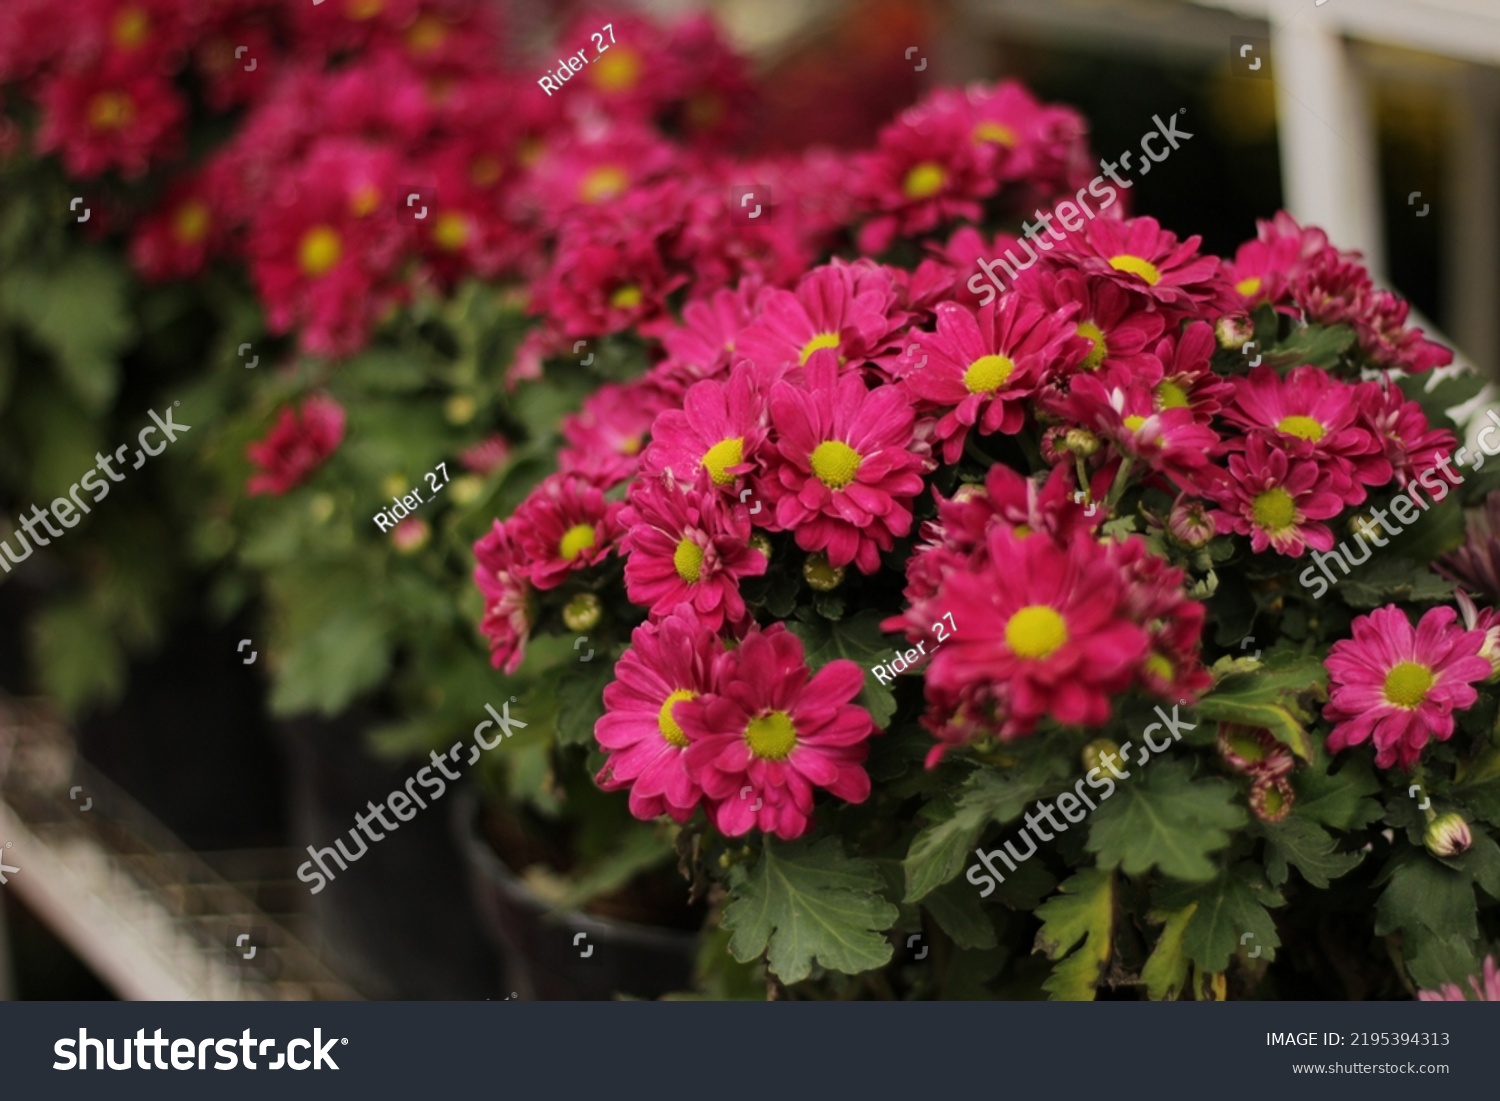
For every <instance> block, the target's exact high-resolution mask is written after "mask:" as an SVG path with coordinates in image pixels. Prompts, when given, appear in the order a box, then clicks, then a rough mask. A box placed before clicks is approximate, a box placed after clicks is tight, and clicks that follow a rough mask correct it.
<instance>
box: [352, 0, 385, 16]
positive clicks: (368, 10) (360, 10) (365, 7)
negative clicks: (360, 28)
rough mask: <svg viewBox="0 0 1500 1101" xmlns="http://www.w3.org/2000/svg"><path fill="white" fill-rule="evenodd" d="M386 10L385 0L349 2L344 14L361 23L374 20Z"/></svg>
mask: <svg viewBox="0 0 1500 1101" xmlns="http://www.w3.org/2000/svg"><path fill="white" fill-rule="evenodd" d="M384 10H385V0H349V2H348V3H347V4H345V5H344V14H345V15H347V16H348V17H349V18H350V19H356V20H360V21H364V20H366V19H374V18H375V17H376V16H377V15H379V14H380V13H381V12H382V11H384Z"/></svg>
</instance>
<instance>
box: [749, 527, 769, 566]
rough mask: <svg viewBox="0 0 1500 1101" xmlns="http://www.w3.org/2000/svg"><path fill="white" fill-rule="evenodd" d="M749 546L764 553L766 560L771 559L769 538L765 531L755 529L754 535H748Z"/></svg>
mask: <svg viewBox="0 0 1500 1101" xmlns="http://www.w3.org/2000/svg"><path fill="white" fill-rule="evenodd" d="M750 546H751V547H752V548H753V549H755V550H758V551H760V553H761V554H763V555H765V556H766V561H767V562H769V561H770V560H771V540H770V539H769V538H768V537H767V535H766V533H765V532H762V531H757V532H756V533H755V534H754V535H752V536H750Z"/></svg>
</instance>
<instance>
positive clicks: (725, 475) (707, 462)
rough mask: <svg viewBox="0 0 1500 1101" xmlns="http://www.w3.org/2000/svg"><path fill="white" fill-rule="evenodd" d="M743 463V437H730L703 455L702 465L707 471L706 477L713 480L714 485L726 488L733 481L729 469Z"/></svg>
mask: <svg viewBox="0 0 1500 1101" xmlns="http://www.w3.org/2000/svg"><path fill="white" fill-rule="evenodd" d="M744 461H745V437H744V436H730V437H729V438H728V439H726V440H720V441H719V442H718V443H716V444H714V445H713V446H712V447H710V448H709V449H708V450H707V451H705V452H704V453H703V459H702V465H703V466H704V467H706V468H707V469H708V476H709V477H710V478H712V479H713V480H714V485H720V486H727V485H729V484H730V483H731V482H733V481H734V475H733V474H731V473H729V468H730V467H731V466H739V465H740V463H742V462H744Z"/></svg>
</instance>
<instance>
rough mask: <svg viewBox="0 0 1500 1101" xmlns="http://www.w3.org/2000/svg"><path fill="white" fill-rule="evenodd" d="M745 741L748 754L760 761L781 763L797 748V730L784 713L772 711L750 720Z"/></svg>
mask: <svg viewBox="0 0 1500 1101" xmlns="http://www.w3.org/2000/svg"><path fill="white" fill-rule="evenodd" d="M745 741H746V742H747V743H748V744H749V746H750V752H751V753H753V754H755V755H756V756H757V757H759V758H761V759H762V760H767V761H783V760H785V759H786V758H787V755H788V754H790V753H791V752H792V750H793V749H795V748H797V728H796V727H795V726H793V725H792V719H791V716H789V715H788V714H787V713H786V712H785V711H772V712H771V713H770V714H769V715H761V716H759V717H757V718H754V719H751V720H750V722H749V724H748V725H747V726H746V727H745Z"/></svg>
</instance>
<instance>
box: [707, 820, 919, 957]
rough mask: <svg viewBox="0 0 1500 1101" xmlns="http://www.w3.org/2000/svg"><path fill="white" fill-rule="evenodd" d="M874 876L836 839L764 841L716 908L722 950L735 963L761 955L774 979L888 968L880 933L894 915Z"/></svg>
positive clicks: (876, 874)
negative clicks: (720, 910)
mask: <svg viewBox="0 0 1500 1101" xmlns="http://www.w3.org/2000/svg"><path fill="white" fill-rule="evenodd" d="M882 886H883V881H882V879H881V875H880V870H879V869H878V868H877V867H876V866H875V865H874V864H873V863H871V862H870V861H868V860H863V859H859V858H857V857H851V856H848V855H847V854H846V853H845V852H844V850H843V847H842V846H841V845H840V843H839V842H838V840H837V839H835V838H831V837H826V838H823V839H822V840H821V841H816V842H811V843H809V842H806V841H794V842H791V843H786V842H780V841H773V840H772V839H771V838H769V837H768V838H766V839H765V841H764V843H763V844H762V846H761V852H760V859H759V860H758V861H757V862H756V864H755V866H754V868H752V869H750V870H749V871H748V872H747V873H745V874H743V875H742V876H739V877H737V881H736V882H735V883H734V884H733V886H732V888H731V892H730V895H731V897H730V902H729V904H728V906H726V907H725V908H724V922H723V923H724V928H726V929H728V930H730V931H731V932H732V933H733V934H734V935H733V936H732V937H731V938H730V941H729V950H730V952H732V953H733V954H734V958H735V959H737V960H739V961H740V962H741V963H748V962H750V961H751V960H753V959H756V958H757V957H759V956H761V955H765V956H766V959H767V964H768V966H769V967H770V969H771V971H772V972H774V973H775V975H776V976H777V978H779V979H781V981H782V982H785V983H795V982H801V981H802V980H803V979H805V978H807V976H808V975H810V974H811V973H812V968H813V965H814V964H815V963H816V964H818V965H820V966H822V967H826V968H828V969H829V970H831V971H840V972H843V973H844V974H846V975H857V974H859V973H860V972H861V971H869V970H872V969H874V968H876V967H883V966H884V965H885V964H886V963H888V962H889V961H890V958H891V954H892V949H891V944H890V941H888V940H887V939H886V938H885V937H884V936H882V935H881V934H883V933H884V932H885V930H887V929H889V928H890V927H891V926H892V925H893V924H894V923H895V921H896V917H897V915H898V910H897V909H896V907H895V905H893V904H892V903H890V902H888V901H886V899H885V898H884V897H883V896H882V895H881V887H882Z"/></svg>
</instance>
